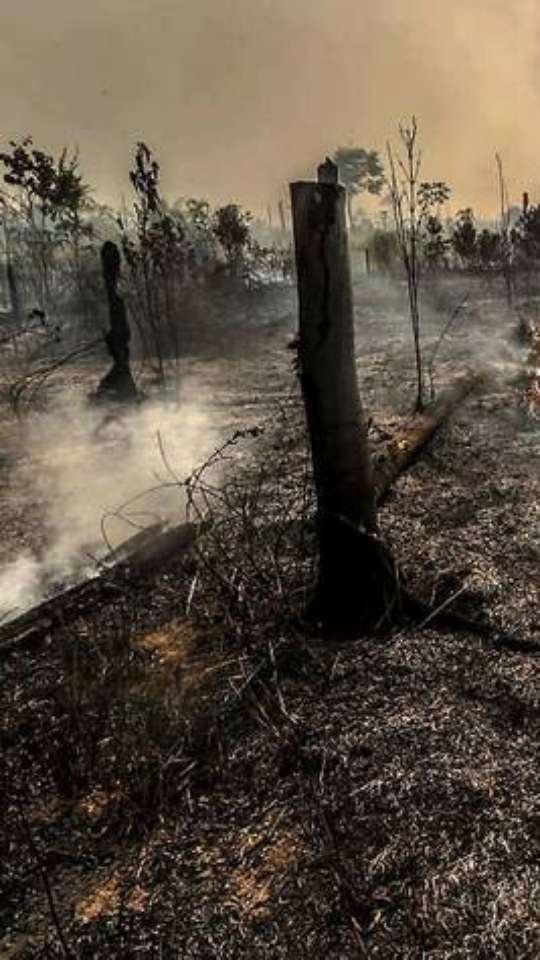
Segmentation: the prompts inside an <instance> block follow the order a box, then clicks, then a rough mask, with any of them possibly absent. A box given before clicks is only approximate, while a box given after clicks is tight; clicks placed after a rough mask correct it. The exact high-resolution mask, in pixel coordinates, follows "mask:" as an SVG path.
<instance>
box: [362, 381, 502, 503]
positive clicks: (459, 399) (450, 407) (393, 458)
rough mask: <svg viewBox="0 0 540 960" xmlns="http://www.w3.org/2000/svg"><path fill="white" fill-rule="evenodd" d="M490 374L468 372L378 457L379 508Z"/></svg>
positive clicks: (376, 472)
mask: <svg viewBox="0 0 540 960" xmlns="http://www.w3.org/2000/svg"><path fill="white" fill-rule="evenodd" d="M485 378H486V374H485V373H483V372H481V371H468V372H467V373H465V374H463V376H461V377H459V378H458V379H457V380H456V381H455V382H454V383H453V384H452V385H451V386H450V387H449V388H448V390H446V391H445V392H444V393H442V394H441V396H440V397H439V399H438V400H437V401H436V402H435V403H433V404H432V405H431V406H429V407H427V408H426V409H425V410H424V412H423V413H420V414H415V415H414V416H411V418H410V420H408V421H406V422H405V423H404V424H402V425H401V426H400V428H399V431H398V433H397V435H396V436H395V437H393V438H392V439H391V440H390V441H389V442H388V443H387V444H386V446H385V448H384V449H383V451H382V452H381V453H380V454H378V455H377V457H376V460H375V464H374V468H375V490H376V496H377V504H381V503H383V502H384V500H385V498H386V497H387V496H388V494H389V492H390V489H391V487H392V485H393V484H394V482H395V481H396V480H397V478H398V477H399V476H400V475H401V474H402V473H404V472H405V470H407V469H408V468H409V467H410V466H411V465H412V464H413V463H414V462H415V460H417V459H418V457H419V456H420V454H421V453H422V452H423V450H424V449H425V447H426V446H427V444H428V443H429V442H430V440H432V439H433V436H434V435H435V433H436V432H437V430H438V429H439V427H441V426H442V424H443V423H445V422H446V421H447V420H448V419H449V417H451V415H452V414H453V413H454V411H455V410H456V409H457V408H458V407H459V405H460V404H461V403H463V401H464V400H466V399H467V397H468V396H470V394H471V393H473V392H474V391H475V390H478V389H480V387H481V386H482V384H483V383H484V381H485Z"/></svg>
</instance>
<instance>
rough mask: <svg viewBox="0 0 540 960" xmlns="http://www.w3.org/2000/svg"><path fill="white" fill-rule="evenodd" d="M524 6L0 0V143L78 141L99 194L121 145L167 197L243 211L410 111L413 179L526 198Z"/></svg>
mask: <svg viewBox="0 0 540 960" xmlns="http://www.w3.org/2000/svg"><path fill="white" fill-rule="evenodd" d="M539 101H540V0H445V2H443V0H375V2H369V3H368V2H366V0H0V138H1V141H2V142H4V141H5V140H6V139H8V138H11V137H18V136H22V135H24V134H26V133H31V134H32V135H33V137H34V140H35V142H36V143H37V144H38V145H40V146H43V147H44V148H45V149H48V150H51V151H55V150H57V149H58V148H60V147H61V146H62V145H64V144H68V145H73V146H75V145H77V146H78V147H79V149H80V156H81V165H82V168H83V170H84V172H85V174H86V176H87V177H88V178H89V179H90V180H91V181H92V182H93V183H94V184H95V185H96V186H97V187H98V189H99V192H100V194H101V197H102V198H103V199H106V200H108V201H111V200H112V201H116V200H118V201H119V199H120V194H121V193H122V192H123V193H124V194H125V195H126V197H127V196H129V191H130V188H129V184H128V181H127V175H126V171H127V169H128V166H129V162H130V154H131V151H132V146H133V144H134V142H135V141H136V140H137V139H144V140H146V142H147V143H149V144H150V145H151V146H152V147H153V148H154V150H155V152H156V154H157V157H158V159H159V160H160V162H161V166H162V171H163V187H164V192H165V193H166V194H167V195H168V196H169V198H170V199H175V198H177V197H178V196H185V195H191V194H193V195H199V196H207V197H209V198H210V199H212V200H236V201H238V202H241V203H244V204H245V205H247V206H250V207H251V208H253V209H255V210H263V209H264V208H265V206H266V203H267V202H272V203H275V202H276V200H277V198H278V196H279V192H280V190H283V189H286V185H287V183H288V181H289V180H290V179H292V178H295V177H298V176H305V175H306V174H310V173H311V172H312V171H313V170H314V168H315V165H316V163H317V162H318V160H319V159H321V158H322V157H323V156H324V155H325V154H326V153H328V152H332V151H333V149H334V148H335V146H336V145H339V144H340V143H348V142H356V143H359V144H361V145H365V146H368V147H376V148H379V149H384V144H385V141H386V139H387V138H388V137H392V138H394V139H395V131H396V125H397V123H398V121H400V120H403V119H407V117H410V115H411V113H412V112H415V113H416V114H417V116H418V118H419V122H420V127H421V137H422V143H423V149H424V169H423V173H424V175H425V178H426V179H437V180H438V179H441V180H447V181H448V182H449V183H450V185H451V186H452V187H453V190H454V201H453V204H452V205H453V206H454V207H455V206H460V205H461V206H462V205H466V204H472V205H474V206H475V207H477V208H478V210H479V211H480V210H484V211H486V212H491V211H494V210H495V208H496V205H497V199H496V197H497V183H496V169H495V163H494V153H495V151H496V150H498V151H499V152H500V153H501V154H502V156H503V161H504V165H505V171H506V176H507V180H508V184H509V188H510V193H511V196H512V198H513V199H517V200H519V197H520V194H521V191H522V189H524V188H529V189H530V191H531V194H532V195H533V198H534V197H539V196H540V102H539Z"/></svg>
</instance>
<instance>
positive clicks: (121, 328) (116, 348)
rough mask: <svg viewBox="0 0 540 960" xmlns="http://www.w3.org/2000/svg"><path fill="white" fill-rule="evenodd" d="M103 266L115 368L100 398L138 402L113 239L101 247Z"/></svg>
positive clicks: (101, 388) (102, 385) (99, 392)
mask: <svg viewBox="0 0 540 960" xmlns="http://www.w3.org/2000/svg"><path fill="white" fill-rule="evenodd" d="M101 264H102V269H103V280H104V283H105V291H106V293H107V302H108V305H109V324H110V329H109V330H108V331H107V333H106V334H105V342H106V344H107V349H108V351H109V353H110V355H111V358H112V361H113V365H112V368H111V369H110V370H109V372H108V373H107V375H106V376H105V377H103V380H102V381H101V382H100V384H99V387H98V389H97V393H96V397H97V398H100V399H106V398H109V399H111V400H122V401H132V400H136V399H137V388H136V386H135V383H134V381H133V377H132V375H131V369H130V365H129V341H130V338H131V331H130V329H129V323H128V321H127V317H126V308H125V304H124V301H123V299H122V297H121V296H120V295H119V293H118V291H117V289H116V288H117V284H118V279H119V276H120V254H119V252H118V247H117V246H116V244H115V243H112V242H111V241H110V240H107V241H106V242H105V243H104V244H103V246H102V248H101Z"/></svg>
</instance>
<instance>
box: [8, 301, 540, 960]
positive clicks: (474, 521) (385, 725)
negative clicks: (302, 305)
mask: <svg viewBox="0 0 540 960" xmlns="http://www.w3.org/2000/svg"><path fill="white" fill-rule="evenodd" d="M456 293H457V296H458V297H459V296H461V295H462V291H460V290H458V291H455V290H454V289H453V288H452V287H450V288H446V289H443V291H442V292H441V291H439V293H438V295H437V297H435V296H434V295H433V297H432V300H431V309H430V310H428V311H426V314H427V316H426V328H427V335H428V338H429V339H430V340H431V343H435V342H436V337H437V331H438V330H440V327H441V319H444V318H445V317H446V316H447V315H448V309H449V306H450V309H451V308H452V306H451V305H452V303H454V302H455V299H456ZM396 296H397V295H396V294H394V293H391V292H390V291H389V290H388V289H387V288H385V287H384V286H383V285H381V284H371V285H369V286H365V287H363V286H359V287H358V288H357V305H358V330H357V353H358V354H359V355H360V358H359V367H360V376H361V385H362V393H363V397H364V399H365V402H366V407H367V409H368V412H369V414H370V416H373V417H374V419H375V421H376V423H377V424H379V425H382V428H383V429H389V428H390V427H392V426H394V425H395V423H396V422H397V421H398V419H399V417H400V416H401V415H405V414H407V412H408V410H409V409H410V403H411V398H412V396H413V394H414V377H413V375H412V370H411V367H410V362H411V356H412V354H411V349H410V346H409V345H408V341H407V340H406V339H405V340H404V337H403V335H402V333H401V332H400V331H399V329H398V327H397V316H398V313H397V311H398V309H401V310H403V309H404V308H403V304H402V301H398V300H396V299H395V297H396ZM283 297H284V298H285V299H286V301H287V302H289V300H290V311H289V312H288V311H287V310H285V309H283V322H280V324H279V325H278V326H277V328H276V329H275V330H274V329H272V327H271V326H270V327H268V328H267V332H266V334H265V337H266V338H267V339H266V340H265V341H264V349H263V350H261V352H260V353H259V352H257V354H256V355H252V356H250V357H244V356H242V352H240V355H236V356H234V357H233V358H230V359H229V360H227V359H226V360H221V361H214V366H213V367H212V366H211V365H209V366H207V367H206V368H205V369H206V370H207V371H208V372H209V373H208V377H209V381H208V382H211V384H212V385H214V386H215V388H216V394H217V397H218V398H219V396H220V393H219V391H220V390H221V389H222V390H223V393H222V394H221V396H222V397H223V399H224V404H225V406H226V408H227V411H228V412H229V410H230V411H231V425H232V422H233V420H234V423H235V425H241V424H244V425H250V424H251V423H252V422H254V420H253V421H252V420H251V419H250V418H251V415H252V412H253V416H254V419H256V418H257V416H258V411H259V406H260V404H259V402H258V399H257V398H259V399H260V397H261V395H264V393H265V391H266V392H267V393H268V394H270V393H272V392H275V394H276V395H277V397H278V398H279V399H280V400H281V401H282V402H281V407H282V408H283V406H284V403H283V397H284V396H285V395H287V396H290V395H291V390H292V389H293V388H294V377H292V376H291V373H290V370H289V366H288V365H289V362H290V356H289V354H288V353H287V351H286V350H285V349H284V340H285V341H286V339H287V336H286V335H287V325H288V324H289V323H290V325H291V328H292V310H293V303H292V299H291V298H290V294H289V293H285V294H283ZM471 300H472V296H471ZM400 304H401V306H400ZM468 310H469V312H468V314H467V317H466V318H465V320H464V322H463V323H461V325H460V326H456V327H455V328H454V329H453V336H452V340H451V341H450V340H449V341H448V342H445V345H444V348H443V347H441V362H440V363H439V365H438V371H437V383H438V384H440V385H441V386H442V385H443V384H444V383H445V382H450V381H451V380H452V379H453V377H454V376H455V375H456V373H457V372H459V370H460V369H462V367H463V365H464V364H467V363H470V362H471V361H473V360H474V361H477V362H478V361H483V362H489V363H490V364H491V370H492V378H491V379H490V382H489V385H488V387H487V388H486V389H485V390H484V391H483V392H482V393H481V394H478V395H476V396H474V397H472V398H470V399H469V400H468V401H467V402H466V403H465V404H464V405H463V406H462V407H461V408H460V409H459V410H458V411H457V413H456V415H455V416H454V418H453V420H452V421H451V423H449V424H448V425H446V426H445V427H444V428H443V429H442V430H441V431H440V433H439V434H438V436H437V438H436V439H435V441H434V443H433V444H432V445H431V447H430V449H429V451H428V452H426V453H425V454H424V455H423V456H422V458H421V459H420V460H419V461H418V462H417V464H416V465H415V466H414V467H413V468H412V469H410V470H409V471H408V472H407V473H406V474H405V475H404V476H403V477H402V478H401V479H400V481H399V482H398V483H397V484H396V486H395V489H394V492H393V493H392V495H391V497H390V498H389V499H388V500H387V502H386V503H385V505H384V507H383V508H382V510H381V525H382V528H383V532H384V534H385V536H386V537H387V538H388V540H389V542H390V544H391V545H392V548H393V550H394V552H395V555H396V557H397V558H398V559H399V561H400V562H401V563H402V565H403V568H404V572H405V574H406V576H407V579H408V582H409V584H410V586H411V589H412V590H413V592H415V593H416V594H417V595H418V596H421V597H422V598H424V599H425V600H427V601H428V602H429V603H431V604H433V605H434V606H437V605H439V604H442V603H443V602H445V601H447V600H449V599H450V598H451V597H454V600H453V601H452V603H453V605H454V606H453V608H455V609H458V610H461V611H463V612H464V613H466V614H467V615H470V616H475V617H481V618H482V619H484V620H486V621H489V622H491V623H492V624H493V625H494V626H495V627H504V629H505V630H506V631H507V632H510V633H512V634H514V635H516V636H518V637H523V638H528V639H529V640H533V639H536V640H537V641H538V642H540V638H539V633H538V554H539V540H538V535H539V523H538V519H539V518H538V503H539V498H538V492H539V491H538V487H539V473H538V427H537V425H535V423H534V422H533V421H531V420H530V419H527V418H526V416H525V415H524V412H523V410H522V409H521V407H520V403H519V390H518V380H519V372H520V371H519V364H520V359H521V353H520V348H519V347H518V346H517V344H515V343H514V339H513V328H514V318H513V317H512V316H509V315H508V314H507V312H506V309H505V307H504V303H503V301H501V299H500V298H499V296H498V292H497V291H496V290H495V291H489V290H488V291H487V292H486V291H485V290H480V289H478V287H476V288H475V299H474V302H472V303H470V304H469V307H468ZM401 322H402V324H405V322H406V320H405V317H403V319H402V321H401ZM248 342H249V336H248V335H246V344H247V343H248ZM259 342H260V341H259ZM253 343H255V341H253ZM247 352H248V351H247V347H246V353H247ZM269 357H270V358H272V360H271V363H272V364H273V366H270V369H269V371H265V370H264V368H263V360H264V359H265V358H266V360H268V358H269ZM205 362H206V363H208V361H205ZM201 377H202V378H203V379H204V373H202V374H201ZM234 378H236V382H237V384H238V390H233V389H232V388H231V384H232V383H233V382H234ZM228 391H230V392H228ZM240 396H243V398H244V399H245V403H244V405H242V403H240V402H237V401H238V399H239V397H240ZM269 403H270V398H269V397H268V398H266V399H265V400H264V402H263V404H262V405H261V406H262V407H263V409H262V410H261V411H260V412H261V413H262V414H263V415H264V416H265V417H266V418H268V410H269ZM229 404H230V406H229ZM217 405H218V404H216V406H217ZM285 406H286V408H287V409H286V413H285V415H283V416H282V414H281V413H278V411H277V409H276V414H275V422H274V429H273V430H272V429H270V430H268V432H267V433H266V434H265V435H264V436H263V437H262V438H259V439H256V440H254V441H253V442H252V443H251V446H250V447H249V453H245V454H244V456H243V457H242V456H240V454H242V451H243V450H244V448H243V447H242V445H240V449H239V450H238V451H237V454H236V455H237V457H238V459H237V460H236V461H233V463H232V465H231V464H230V463H229V464H228V471H229V472H228V473H227V474H226V475H224V476H226V477H229V476H231V475H232V474H233V473H234V470H235V469H236V467H235V464H237V465H241V466H242V470H245V471H246V473H245V474H242V477H243V478H244V479H245V477H246V476H247V477H251V480H250V481H249V484H248V487H249V489H250V490H253V489H256V490H257V496H256V497H252V501H253V502H252V503H251V507H250V501H249V497H246V495H245V489H247V488H248V487H246V488H244V486H242V483H240V482H239V484H238V485H237V486H234V489H232V490H231V491H230V492H229V494H228V498H229V499H228V500H227V503H228V505H229V507H230V508H231V509H232V512H229V514H228V519H226V520H223V519H222V520H219V504H218V502H217V497H218V494H217V493H216V492H215V491H213V490H212V489H210V488H209V490H207V491H206V495H207V496H209V497H210V499H211V500H212V503H213V504H214V508H215V510H216V517H217V518H218V520H219V522H218V524H217V532H216V534H215V535H213V536H212V537H211V538H210V540H209V541H208V543H207V544H205V543H203V545H202V546H201V549H200V553H199V555H198V556H197V558H196V559H193V558H192V559H191V560H182V561H177V562H176V563H172V564H170V565H169V566H168V567H167V569H164V570H161V571H160V572H159V573H158V574H156V575H154V576H152V577H147V578H144V579H141V580H140V581H139V582H136V583H130V584H129V585H126V586H125V588H124V587H123V585H122V584H121V583H119V584H118V597H117V599H115V600H107V602H105V601H104V602H103V604H102V605H100V608H99V609H93V610H90V611H88V612H85V614H84V616H81V617H80V618H79V619H77V620H76V621H74V622H71V623H69V624H66V626H65V627H64V628H63V629H58V630H56V631H55V632H54V634H52V635H51V636H50V637H49V638H48V639H47V640H46V641H45V643H44V644H42V645H40V646H38V647H36V648H35V649H24V648H23V649H21V650H20V651H17V652H14V653H12V654H10V656H9V657H3V663H2V668H3V669H2V681H1V690H0V696H1V704H2V716H3V718H4V719H3V726H2V729H1V731H0V739H1V743H2V752H3V758H2V766H1V768H0V774H1V780H2V782H1V783H0V786H1V787H2V790H3V795H4V797H5V800H6V810H7V813H8V816H7V818H6V819H5V820H4V823H3V831H4V832H3V834H2V838H1V845H2V863H3V874H4V876H3V889H4V892H3V895H2V897H1V898H0V902H1V903H2V908H1V913H0V917H1V920H2V922H3V924H4V928H5V936H4V939H3V940H2V941H0V943H1V944H2V949H3V951H4V952H3V954H2V953H1V952H0V956H4V957H6V958H7V957H15V956H17V957H21V958H30V957H45V956H53V957H61V956H67V955H72V956H74V957H77V958H87V957H88V958H91V957H92V958H94V957H100V958H101V957H113V956H114V957H136V956H143V957H156V958H157V957H165V958H168V957H171V958H172V957H186V958H191V957H193V958H201V957H208V958H214V957H224V958H231V960H232V958H237V957H250V958H251V957H253V956H261V957H269V958H270V957H272V958H274V957H284V958H285V957H287V958H297V957H306V958H308V957H309V958H312V957H328V958H335V960H338V958H345V957H347V958H348V957H356V956H372V957H381V958H388V960H393V958H411V960H412V958H420V957H424V956H425V957H429V958H430V960H431V958H436V960H438V958H441V960H442V958H456V960H457V958H469V957H470V958H477V957H478V958H486V960H488V958H493V957H499V956H500V957H505V958H506V957H507V958H516V960H518V958H531V960H532V958H535V957H537V956H538V953H539V949H540V916H539V904H540V873H539V869H538V862H539V857H538V853H539V850H538V837H539V833H538V826H539V815H540V811H539V808H538V764H537V754H538V706H539V694H540V685H539V671H538V657H537V656H535V655H534V654H532V653H531V654H528V655H525V654H517V653H510V652H507V651H506V652H505V651H504V650H499V649H497V648H496V647H495V646H492V645H491V644H490V642H489V639H486V638H485V639H479V638H478V637H475V636H471V635H468V634H467V633H466V632H455V631H451V630H444V629H436V630H435V629H431V628H427V629H423V630H421V629H419V628H418V627H417V626H415V625H413V624H411V625H410V626H408V627H402V628H400V629H399V630H397V631H396V632H395V633H394V634H393V635H391V636H389V637H386V638H380V639H369V638H364V637H358V638H357V640H355V641H353V642H348V643H343V644H335V643H330V642H328V641H326V642H325V641H323V640H321V639H320V638H319V637H318V636H317V635H316V634H315V633H313V632H312V631H309V630H307V629H306V628H304V627H303V625H302V622H301V621H299V619H298V616H299V614H300V613H301V610H302V607H303V603H304V602H305V598H306V593H307V592H308V590H309V585H310V577H311V576H312V573H313V569H312V565H311V561H310V558H311V556H312V551H313V537H312V534H310V531H309V528H308V529H307V532H306V529H305V525H303V524H302V522H300V523H299V520H300V521H302V518H303V517H304V518H305V515H306V509H307V512H308V513H309V505H310V493H309V489H307V492H306V487H305V484H306V458H305V456H304V454H303V452H302V444H301V443H300V444H299V439H300V435H299V433H298V424H299V417H298V415H297V414H296V413H295V412H294V403H293V402H292V401H291V402H289V403H288V405H287V404H285ZM252 408H253V410H252ZM232 411H234V413H233V412H232ZM248 411H249V413H248ZM373 438H374V441H375V442H376V440H377V430H376V429H375V428H373ZM261 462H262V463H263V464H264V465H265V469H264V470H260V469H259V467H258V464H260V463H261ZM239 468H240V467H239ZM255 477H259V479H258V480H255V479H254V478H255ZM261 477H262V479H261ZM242 482H243V480H242ZM257 484H258V486H257ZM308 488H309V484H308ZM299 492H300V493H301V494H302V496H303V498H304V499H303V500H302V497H300V501H301V502H299ZM253 504H254V505H255V507H256V508H257V511H258V513H257V512H256V511H255V512H253V510H252V512H251V513H250V509H252V507H253ZM260 516H262V521H261V523H259V522H258V519H257V517H259V518H260ZM263 528H264V529H263ZM300 528H301V529H300ZM222 581H223V582H222ZM231 584H232V585H233V586H234V587H235V589H236V588H237V589H236V594H235V604H232V602H231ZM244 584H245V585H246V587H248V589H247V590H244ZM246 594H247V595H246ZM186 609H188V610H189V619H187V618H186ZM51 900H52V903H53V908H51ZM55 915H56V920H55ZM62 939H63V941H64V943H63V942H62ZM66 950H67V951H68V953H66Z"/></svg>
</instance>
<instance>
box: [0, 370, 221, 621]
mask: <svg viewBox="0 0 540 960" xmlns="http://www.w3.org/2000/svg"><path fill="white" fill-rule="evenodd" d="M198 393H199V391H198V390H197V387H196V384H195V383H194V381H192V380H191V381H190V379H189V378H188V377H186V378H185V380H184V382H183V384H182V388H181V392H180V397H179V401H180V404H181V407H180V408H179V407H177V406H176V405H172V404H171V405H168V406H167V405H164V404H160V403H153V402H147V403H145V404H143V405H142V407H141V408H140V409H138V410H136V411H134V412H132V413H124V414H123V415H122V416H121V417H116V418H114V417H113V418H111V417H110V416H108V413H107V410H105V409H104V408H99V407H90V406H89V405H88V404H87V403H85V401H84V398H83V397H78V398H77V397H74V396H73V395H71V393H63V394H62V395H60V396H59V397H57V399H56V401H55V402H53V403H51V404H50V406H49V407H48V409H47V412H46V413H41V414H38V415H35V416H33V417H32V418H30V419H29V421H28V422H27V434H26V438H25V447H26V450H27V452H28V464H27V467H26V475H25V477H24V481H25V485H26V487H27V488H28V490H29V491H30V494H31V496H32V498H33V499H34V498H35V499H37V501H38V502H40V503H41V504H42V512H43V527H44V547H43V549H42V550H40V551H35V552H32V551H31V550H28V549H25V550H22V551H21V552H20V553H19V554H17V555H16V556H15V557H14V559H13V560H12V561H10V562H9V563H7V564H5V565H3V566H0V619H1V618H2V616H6V615H7V614H8V613H9V612H10V611H13V610H14V609H16V608H18V610H19V612H20V610H22V609H24V608H26V607H29V606H31V605H32V604H35V603H37V602H38V601H39V600H41V599H42V598H43V596H44V595H45V594H46V593H47V591H50V590H51V589H52V590H53V591H54V589H55V586H56V588H58V585H59V584H62V583H63V584H65V581H66V578H67V577H70V576H73V577H75V578H76V579H79V578H81V577H82V576H90V575H93V574H95V573H96V572H97V571H98V567H97V565H96V559H97V558H100V557H103V556H104V555H105V554H107V553H108V548H107V544H109V545H110V547H112V548H113V549H114V548H115V547H117V546H118V545H119V544H120V543H121V542H122V541H123V540H125V539H126V538H127V537H130V536H132V535H133V534H135V533H137V530H138V529H141V528H143V527H148V526H150V525H152V524H154V523H156V522H161V523H165V524H167V523H168V522H172V523H181V522H182V521H183V520H184V519H185V497H184V494H183V490H182V489H181V488H180V487H179V486H175V485H174V479H173V478H172V477H171V475H170V474H169V473H168V470H167V467H166V465H165V464H164V461H163V457H162V454H161V452H160V444H159V442H158V432H159V437H160V439H161V443H162V446H163V449H164V451H165V455H166V458H167V463H168V464H170V466H171V467H172V468H173V469H174V471H175V473H176V474H177V476H178V477H179V479H180V480H185V479H186V478H187V476H188V475H189V474H190V473H191V471H192V470H193V468H194V467H195V466H197V465H199V464H200V463H201V462H203V461H204V459H205V457H206V456H207V455H208V454H209V453H210V452H211V451H212V450H213V449H214V448H215V446H217V444H218V442H219V437H220V433H219V430H220V421H219V417H218V415H217V414H216V411H215V410H213V411H212V413H211V414H210V412H209V411H207V410H206V409H205V407H204V405H202V404H201V402H200V400H199V399H198V400H197V401H195V399H194V397H195V395H196V394H198ZM210 418H211V420H212V424H211V423H210ZM164 484H168V486H164ZM152 488H157V489H152ZM147 491H148V492H147ZM133 497H137V500H136V501H135V502H133V503H131V504H129V505H128V506H127V507H126V508H125V509H124V510H123V511H122V510H120V508H121V507H122V506H123V505H124V504H125V503H126V501H128V500H130V499H131V498H133ZM117 513H119V514H120V515H119V516H118V515H115V514H117ZM102 521H103V524H104V525H103V531H104V535H103V532H102ZM104 536H105V539H104Z"/></svg>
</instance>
